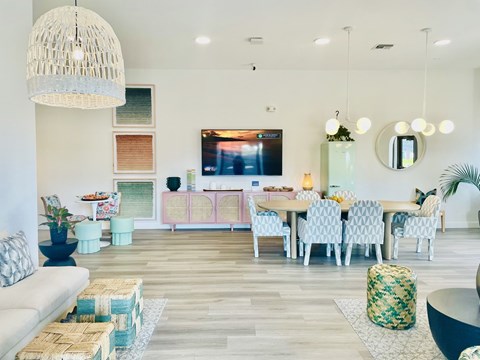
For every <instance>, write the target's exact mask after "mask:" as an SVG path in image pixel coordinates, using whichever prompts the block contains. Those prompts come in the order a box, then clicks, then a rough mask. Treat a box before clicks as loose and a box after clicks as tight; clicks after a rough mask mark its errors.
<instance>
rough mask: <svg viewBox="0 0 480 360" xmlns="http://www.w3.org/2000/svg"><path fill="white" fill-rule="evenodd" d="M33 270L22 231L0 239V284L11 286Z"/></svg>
mask: <svg viewBox="0 0 480 360" xmlns="http://www.w3.org/2000/svg"><path fill="white" fill-rule="evenodd" d="M34 271H35V266H34V265H33V262H32V258H31V256H30V251H29V250H28V243H27V238H26V236H25V234H24V232H23V231H19V232H18V233H16V234H14V235H12V236H7V237H6V238H4V239H2V240H0V286H2V287H5V286H11V285H13V284H15V283H16V282H18V281H20V280H22V279H23V278H25V277H27V276H29V275H31V274H33V273H34Z"/></svg>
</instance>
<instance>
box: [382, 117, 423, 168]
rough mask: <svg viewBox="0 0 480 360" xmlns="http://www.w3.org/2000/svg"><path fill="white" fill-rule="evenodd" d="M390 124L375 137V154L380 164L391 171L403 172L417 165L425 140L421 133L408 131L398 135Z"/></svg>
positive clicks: (421, 155)
mask: <svg viewBox="0 0 480 360" xmlns="http://www.w3.org/2000/svg"><path fill="white" fill-rule="evenodd" d="M395 124H396V123H392V124H389V125H387V126H385V127H384V128H383V130H382V131H381V132H380V134H378V136H377V142H376V144H375V152H376V153H377V157H378V159H379V160H380V162H381V163H382V164H383V165H385V166H386V167H388V168H389V169H392V170H405V169H408V168H409V167H412V166H413V165H415V164H416V163H418V162H419V161H420V160H421V159H422V158H423V155H424V154H425V147H426V146H425V138H424V136H423V135H422V134H421V133H417V132H415V131H413V130H412V129H409V131H407V132H406V133H405V134H401V135H400V134H398V133H397V132H396V131H395Z"/></svg>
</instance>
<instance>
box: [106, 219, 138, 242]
mask: <svg viewBox="0 0 480 360" xmlns="http://www.w3.org/2000/svg"><path fill="white" fill-rule="evenodd" d="M133 230H134V227H133V217H131V216H114V217H112V218H111V219H110V231H111V233H112V245H130V244H131V243H132V233H133Z"/></svg>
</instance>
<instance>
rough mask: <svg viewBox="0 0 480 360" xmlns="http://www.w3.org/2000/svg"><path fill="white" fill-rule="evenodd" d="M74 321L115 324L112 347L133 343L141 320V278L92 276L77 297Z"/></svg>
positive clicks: (127, 345) (126, 345) (140, 325)
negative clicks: (93, 278) (93, 277)
mask: <svg viewBox="0 0 480 360" xmlns="http://www.w3.org/2000/svg"><path fill="white" fill-rule="evenodd" d="M77 321H78V322H106V321H111V322H113V323H114V325H115V346H122V347H129V346H130V345H132V344H133V341H134V340H135V338H136V336H137V334H138V332H139V331H140V329H141V327H142V322H143V281H142V279H95V280H93V281H92V282H91V283H90V285H89V286H88V287H87V288H86V289H85V290H83V291H82V293H80V295H78V297H77Z"/></svg>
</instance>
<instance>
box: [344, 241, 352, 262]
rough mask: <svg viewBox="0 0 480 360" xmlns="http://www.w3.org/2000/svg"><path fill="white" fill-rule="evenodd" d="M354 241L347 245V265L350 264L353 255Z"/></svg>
mask: <svg viewBox="0 0 480 360" xmlns="http://www.w3.org/2000/svg"><path fill="white" fill-rule="evenodd" d="M352 247H353V243H349V244H348V245H347V254H346V255H345V266H350V257H351V256H352Z"/></svg>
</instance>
